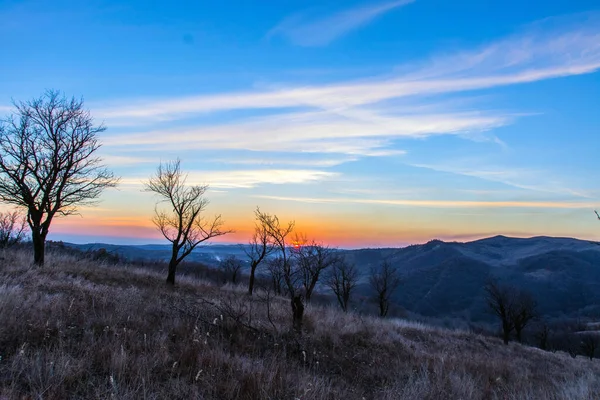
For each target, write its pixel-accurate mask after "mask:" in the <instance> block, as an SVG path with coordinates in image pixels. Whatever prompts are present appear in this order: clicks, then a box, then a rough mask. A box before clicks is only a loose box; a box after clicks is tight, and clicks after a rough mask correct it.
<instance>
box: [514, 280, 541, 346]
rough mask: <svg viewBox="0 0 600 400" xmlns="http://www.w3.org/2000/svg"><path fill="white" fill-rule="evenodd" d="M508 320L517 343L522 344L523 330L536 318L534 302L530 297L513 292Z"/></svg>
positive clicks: (523, 293)
mask: <svg viewBox="0 0 600 400" xmlns="http://www.w3.org/2000/svg"><path fill="white" fill-rule="evenodd" d="M513 295H514V300H513V301H512V308H511V310H510V318H511V319H512V321H513V326H514V328H515V336H516V338H517V341H518V342H519V343H521V342H522V340H523V338H522V333H523V329H525V327H526V326H527V325H528V324H529V322H531V320H532V319H534V318H535V317H536V311H535V310H536V302H535V300H534V299H533V298H532V297H531V295H530V294H529V293H527V292H524V291H515V293H514V294H513Z"/></svg>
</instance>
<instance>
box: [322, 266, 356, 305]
mask: <svg viewBox="0 0 600 400" xmlns="http://www.w3.org/2000/svg"><path fill="white" fill-rule="evenodd" d="M357 284H358V270H357V269H356V266H355V265H354V264H350V263H348V262H346V260H344V259H342V258H339V259H338V260H337V262H336V263H335V264H334V265H333V266H332V268H331V269H330V270H329V274H328V276H327V280H326V285H327V286H329V288H330V289H331V291H332V292H333V293H334V294H335V297H336V298H337V301H338V303H339V304H340V307H341V308H342V310H344V312H346V311H348V304H349V303H350V295H351V294H352V291H353V290H354V288H356V285H357Z"/></svg>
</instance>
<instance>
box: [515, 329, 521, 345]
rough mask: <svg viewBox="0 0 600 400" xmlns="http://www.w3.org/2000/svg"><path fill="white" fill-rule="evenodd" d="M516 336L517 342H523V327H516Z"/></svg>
mask: <svg viewBox="0 0 600 400" xmlns="http://www.w3.org/2000/svg"><path fill="white" fill-rule="evenodd" d="M515 336H516V337H517V342H519V343H522V340H521V329H516V328H515Z"/></svg>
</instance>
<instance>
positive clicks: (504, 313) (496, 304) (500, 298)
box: [484, 280, 515, 344]
mask: <svg viewBox="0 0 600 400" xmlns="http://www.w3.org/2000/svg"><path fill="white" fill-rule="evenodd" d="M484 289H485V291H486V293H487V303H488V306H489V308H490V310H492V312H493V313H494V314H496V316H498V318H500V321H501V323H502V340H503V341H504V344H508V342H509V340H510V334H511V332H512V331H513V329H515V325H514V321H513V318H512V314H513V311H512V310H513V296H512V293H511V291H510V289H509V288H507V287H505V286H500V285H499V284H498V283H497V282H496V281H493V280H490V281H488V283H487V284H486V286H485V288H484Z"/></svg>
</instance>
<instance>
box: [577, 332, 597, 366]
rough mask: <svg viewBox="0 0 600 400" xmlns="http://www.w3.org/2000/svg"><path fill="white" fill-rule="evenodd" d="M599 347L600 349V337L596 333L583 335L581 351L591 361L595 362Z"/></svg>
mask: <svg viewBox="0 0 600 400" xmlns="http://www.w3.org/2000/svg"><path fill="white" fill-rule="evenodd" d="M598 347H600V337H599V336H598V335H597V334H596V333H582V334H581V350H582V351H583V354H584V355H585V356H586V357H589V359H590V360H593V359H594V357H595V356H596V351H597V350H598Z"/></svg>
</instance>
